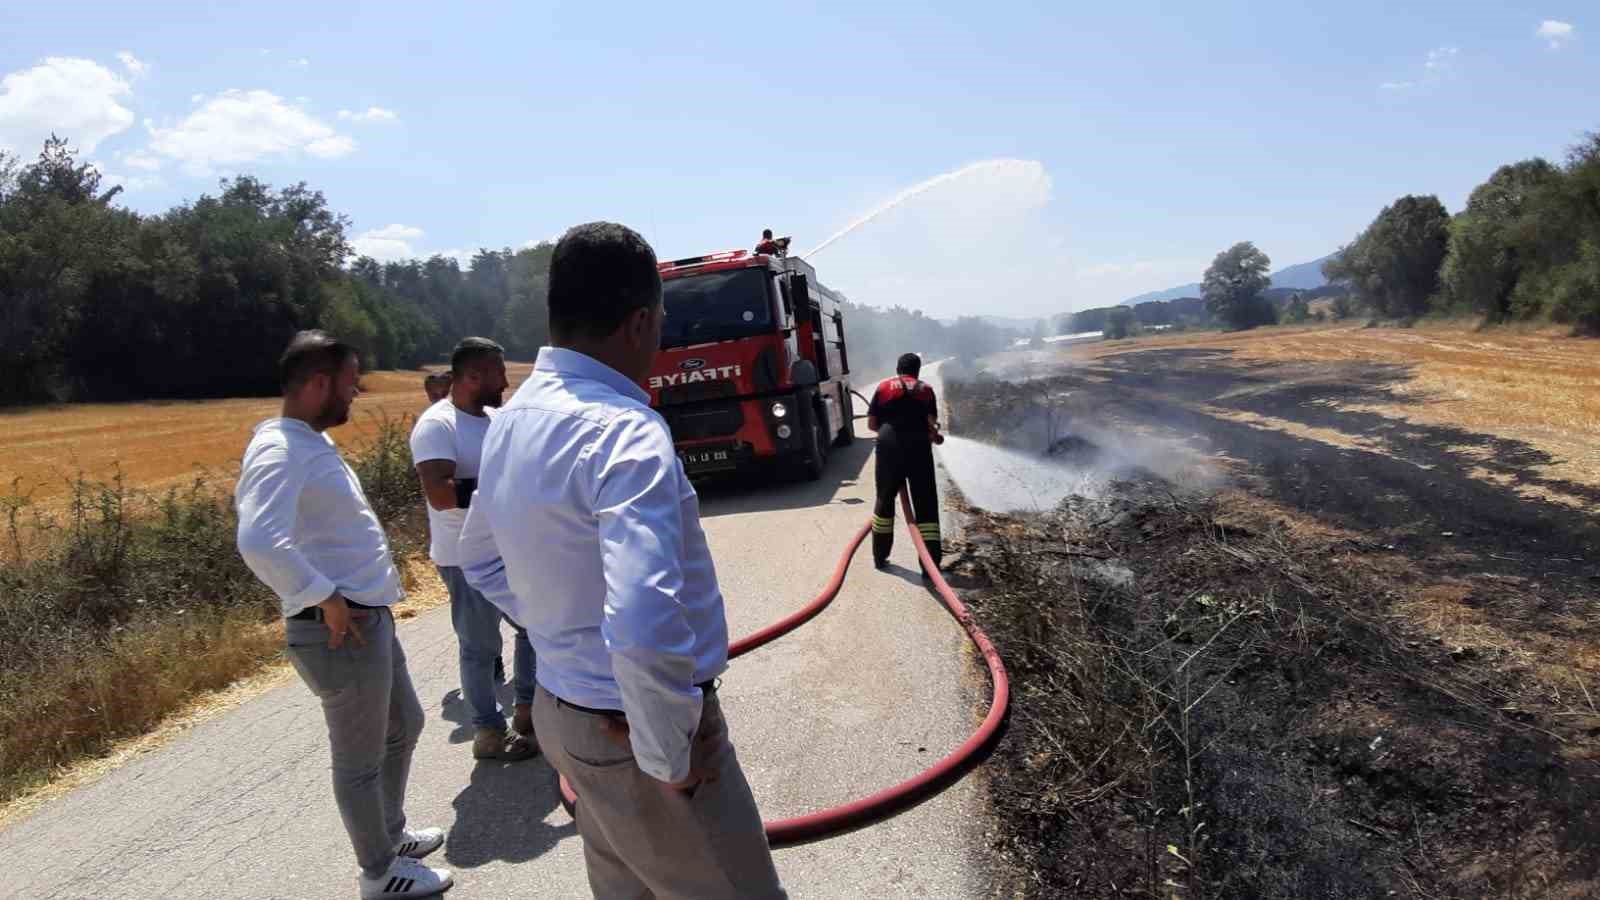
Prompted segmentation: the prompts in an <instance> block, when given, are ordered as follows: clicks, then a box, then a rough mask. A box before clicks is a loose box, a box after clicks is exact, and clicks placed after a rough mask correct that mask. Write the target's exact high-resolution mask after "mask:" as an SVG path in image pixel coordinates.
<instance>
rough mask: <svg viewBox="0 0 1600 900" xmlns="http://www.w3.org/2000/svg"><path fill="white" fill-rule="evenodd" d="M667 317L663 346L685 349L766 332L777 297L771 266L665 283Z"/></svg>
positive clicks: (663, 298)
mask: <svg viewBox="0 0 1600 900" xmlns="http://www.w3.org/2000/svg"><path fill="white" fill-rule="evenodd" d="M661 294H662V303H663V304H664V305H665V306H666V310H667V320H666V322H665V324H664V325H663V326H662V331H661V346H662V347H663V348H667V347H683V346H687V345H689V344H706V343H710V342H711V341H726V340H730V339H732V338H742V337H750V336H751V335H756V334H765V333H767V332H770V331H771V330H772V325H773V323H772V298H771V296H770V295H769V294H768V292H767V272H766V270H765V269H733V270H731V271H726V272H707V273H705V274H704V275H690V276H687V277H685V278H674V279H671V280H669V281H666V282H664V283H663V284H662V285H661Z"/></svg>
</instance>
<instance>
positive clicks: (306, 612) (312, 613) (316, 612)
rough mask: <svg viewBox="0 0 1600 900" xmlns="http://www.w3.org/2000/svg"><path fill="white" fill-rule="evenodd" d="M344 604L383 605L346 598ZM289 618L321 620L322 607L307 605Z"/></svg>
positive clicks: (363, 607)
mask: <svg viewBox="0 0 1600 900" xmlns="http://www.w3.org/2000/svg"><path fill="white" fill-rule="evenodd" d="M345 605H346V606H348V607H350V608H351V609H383V607H381V606H368V605H366V604H365V603H357V602H355V601H354V600H346V601H345ZM289 619H290V620H291V621H293V620H303V621H308V622H321V621H322V607H320V606H308V607H306V608H305V609H302V610H300V611H299V612H297V613H295V614H294V615H292V616H290V617H289Z"/></svg>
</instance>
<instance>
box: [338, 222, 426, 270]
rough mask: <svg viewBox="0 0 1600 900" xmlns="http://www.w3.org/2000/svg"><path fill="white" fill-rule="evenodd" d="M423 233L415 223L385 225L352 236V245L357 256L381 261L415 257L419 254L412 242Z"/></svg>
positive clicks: (418, 238) (395, 260)
mask: <svg viewBox="0 0 1600 900" xmlns="http://www.w3.org/2000/svg"><path fill="white" fill-rule="evenodd" d="M423 233H424V232H423V230H422V229H421V228H418V227H416V226H415V225H385V226H383V227H382V228H374V229H372V230H370V231H364V232H362V233H360V234H358V235H356V236H355V237H353V238H351V239H350V247H351V249H352V250H353V251H354V252H355V255H356V256H370V257H372V258H373V259H375V260H378V261H379V262H397V261H399V260H402V259H413V258H415V257H416V256H417V255H418V254H417V251H416V250H415V249H413V247H412V242H414V241H419V240H421V239H422V237H423Z"/></svg>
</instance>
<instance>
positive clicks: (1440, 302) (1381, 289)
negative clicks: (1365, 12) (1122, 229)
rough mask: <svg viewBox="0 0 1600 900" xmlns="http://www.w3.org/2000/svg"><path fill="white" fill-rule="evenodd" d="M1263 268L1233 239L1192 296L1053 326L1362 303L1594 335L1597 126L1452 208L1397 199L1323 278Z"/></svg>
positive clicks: (1349, 310)
mask: <svg viewBox="0 0 1600 900" xmlns="http://www.w3.org/2000/svg"><path fill="white" fill-rule="evenodd" d="M1270 271H1271V261H1270V260H1269V259H1268V258H1267V255H1266V254H1265V253H1263V252H1261V250H1260V249H1259V248H1257V247H1256V246H1255V245H1254V244H1253V243H1251V242H1249V241H1241V242H1240V243H1237V244H1235V245H1233V246H1232V247H1229V248H1228V249H1226V250H1224V251H1222V252H1221V253H1218V254H1217V256H1216V258H1215V259H1214V260H1213V261H1212V263H1211V265H1210V267H1208V268H1207V269H1206V273H1205V277H1204V280H1203V281H1202V283H1201V291H1200V293H1201V296H1200V297H1184V298H1180V299H1177V300H1171V301H1158V302H1153V303H1141V304H1138V305H1137V306H1135V307H1132V308H1129V307H1125V306H1113V307H1102V308H1099V309H1089V310H1083V311H1081V312H1077V313H1070V314H1068V315H1065V316H1062V317H1061V318H1059V319H1058V320H1057V323H1056V331H1057V333H1058V334H1075V333H1081V332H1090V331H1101V332H1104V333H1105V335H1106V336H1107V337H1108V338H1109V337H1123V336H1126V335H1128V334H1130V333H1133V332H1136V331H1137V330H1138V329H1139V328H1141V327H1149V326H1152V325H1175V326H1179V327H1184V326H1195V327H1204V326H1210V325H1222V326H1226V327H1229V328H1234V329H1245V328H1254V327H1256V326H1258V325H1270V324H1274V323H1276V322H1279V321H1288V322H1304V321H1309V320H1312V319H1316V318H1319V316H1321V317H1331V318H1333V319H1345V318H1350V317H1352V316H1355V315H1360V314H1369V315H1371V316H1372V317H1373V318H1374V319H1385V320H1395V321H1400V322H1412V321H1415V320H1416V319H1419V318H1421V317H1423V316H1427V315H1477V316H1481V317H1483V319H1484V320H1485V321H1486V322H1488V323H1490V324H1499V323H1505V322H1512V321H1529V320H1540V321H1550V322H1555V323H1559V324H1564V325H1571V326H1572V327H1573V329H1574V330H1575V331H1576V332H1578V333H1581V334H1589V335H1600V134H1590V135H1587V136H1586V137H1585V138H1584V139H1583V140H1582V141H1581V142H1579V143H1578V144H1577V145H1576V146H1574V147H1572V148H1571V149H1570V150H1569V151H1568V152H1567V156H1566V159H1565V160H1564V161H1563V162H1562V163H1560V164H1556V163H1552V162H1550V161H1548V160H1545V159H1539V158H1535V159H1528V160H1523V161H1521V162H1516V163H1511V164H1508V165H1504V166H1501V167H1500V168H1498V169H1496V170H1495V172H1494V174H1492V175H1490V176H1489V179H1488V181H1485V182H1484V183H1483V184H1481V185H1479V186H1478V187H1477V188H1475V189H1474V190H1473V191H1472V194H1471V195H1470V196H1469V197H1468V199H1467V205H1466V208H1465V209H1463V210H1461V211H1460V212H1458V213H1456V214H1455V215H1451V214H1450V212H1449V211H1448V210H1446V209H1445V206H1444V204H1443V203H1441V202H1440V201H1439V198H1438V197H1437V196H1434V195H1416V194H1408V195H1406V196H1404V197H1400V198H1398V199H1396V200H1395V201H1394V202H1393V203H1391V204H1389V205H1387V206H1385V207H1384V208H1383V209H1382V210H1380V211H1379V212H1378V215H1377V216H1376V217H1375V218H1374V219H1373V220H1372V222H1371V224H1369V225H1368V226H1367V227H1366V228H1364V229H1362V231H1361V232H1360V233H1359V234H1357V235H1356V237H1355V239H1354V240H1352V241H1351V242H1350V243H1349V244H1347V245H1345V246H1344V247H1342V248H1340V250H1339V252H1338V253H1335V254H1334V255H1333V256H1332V257H1330V258H1329V259H1328V261H1327V262H1325V263H1324V264H1323V266H1322V273H1323V275H1324V277H1326V278H1327V279H1328V285H1327V286H1325V287H1322V288H1317V289H1315V290H1311V291H1292V290H1286V289H1273V288H1270V287H1269V285H1270V284H1271V279H1270V276H1269V275H1268V273H1269V272H1270ZM1328 296H1331V297H1333V298H1334V300H1333V302H1332V303H1331V304H1330V306H1329V308H1328V310H1327V312H1326V313H1325V314H1323V313H1313V312H1312V311H1311V308H1310V301H1311V300H1313V299H1316V298H1318V297H1328Z"/></svg>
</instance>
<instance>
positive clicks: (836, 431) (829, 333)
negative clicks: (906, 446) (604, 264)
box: [646, 250, 855, 479]
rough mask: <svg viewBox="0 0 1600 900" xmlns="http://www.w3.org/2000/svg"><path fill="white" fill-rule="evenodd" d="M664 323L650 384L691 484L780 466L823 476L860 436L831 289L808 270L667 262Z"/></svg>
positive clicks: (741, 257) (778, 263) (751, 261)
mask: <svg viewBox="0 0 1600 900" xmlns="http://www.w3.org/2000/svg"><path fill="white" fill-rule="evenodd" d="M660 270H661V282H662V295H663V303H664V305H665V307H666V322H665V324H664V326H663V330H662V336H661V352H660V354H658V355H657V357H656V363H655V368H654V369H653V370H652V371H651V373H650V377H649V379H648V380H647V382H646V387H647V388H648V389H649V391H650V403H651V406H653V407H655V408H656V409H657V410H658V411H660V413H661V414H662V415H663V416H664V417H665V418H666V420H667V424H668V425H669V426H670V427H671V428H672V438H673V442H674V443H675V444H676V445H677V448H678V454H679V456H680V458H681V459H682V460H683V466H684V470H685V471H686V472H687V473H688V475H689V477H690V478H695V479H699V478H704V477H706V476H711V475H716V474H719V473H727V472H733V471H735V470H740V469H745V468H751V467H755V466H760V465H768V464H779V465H784V466H791V465H792V466H794V467H796V468H799V469H801V470H802V471H804V473H805V474H806V475H807V476H808V477H810V478H812V479H817V478H820V477H821V476H822V472H823V470H824V469H825V468H826V466H827V463H828V453H829V450H830V449H831V448H833V447H834V446H844V445H848V444H849V443H851V442H852V441H854V440H855V410H854V403H853V401H852V399H851V394H850V361H849V356H848V354H847V352H846V350H845V339H844V315H843V313H842V311H841V309H840V307H841V305H842V304H841V303H840V301H839V298H838V296H837V295H836V294H834V293H833V292H832V291H829V290H828V289H827V288H825V287H823V286H822V284H821V283H820V282H818V281H817V273H816V270H815V269H813V268H812V267H811V265H810V263H807V262H805V261H804V260H801V259H795V258H790V257H787V256H779V255H775V254H772V255H769V254H765V253H752V252H749V251H746V250H726V251H721V252H717V253H710V254H707V255H705V256H695V257H690V258H688V259H677V260H672V261H671V262H663V263H661V264H660Z"/></svg>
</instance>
